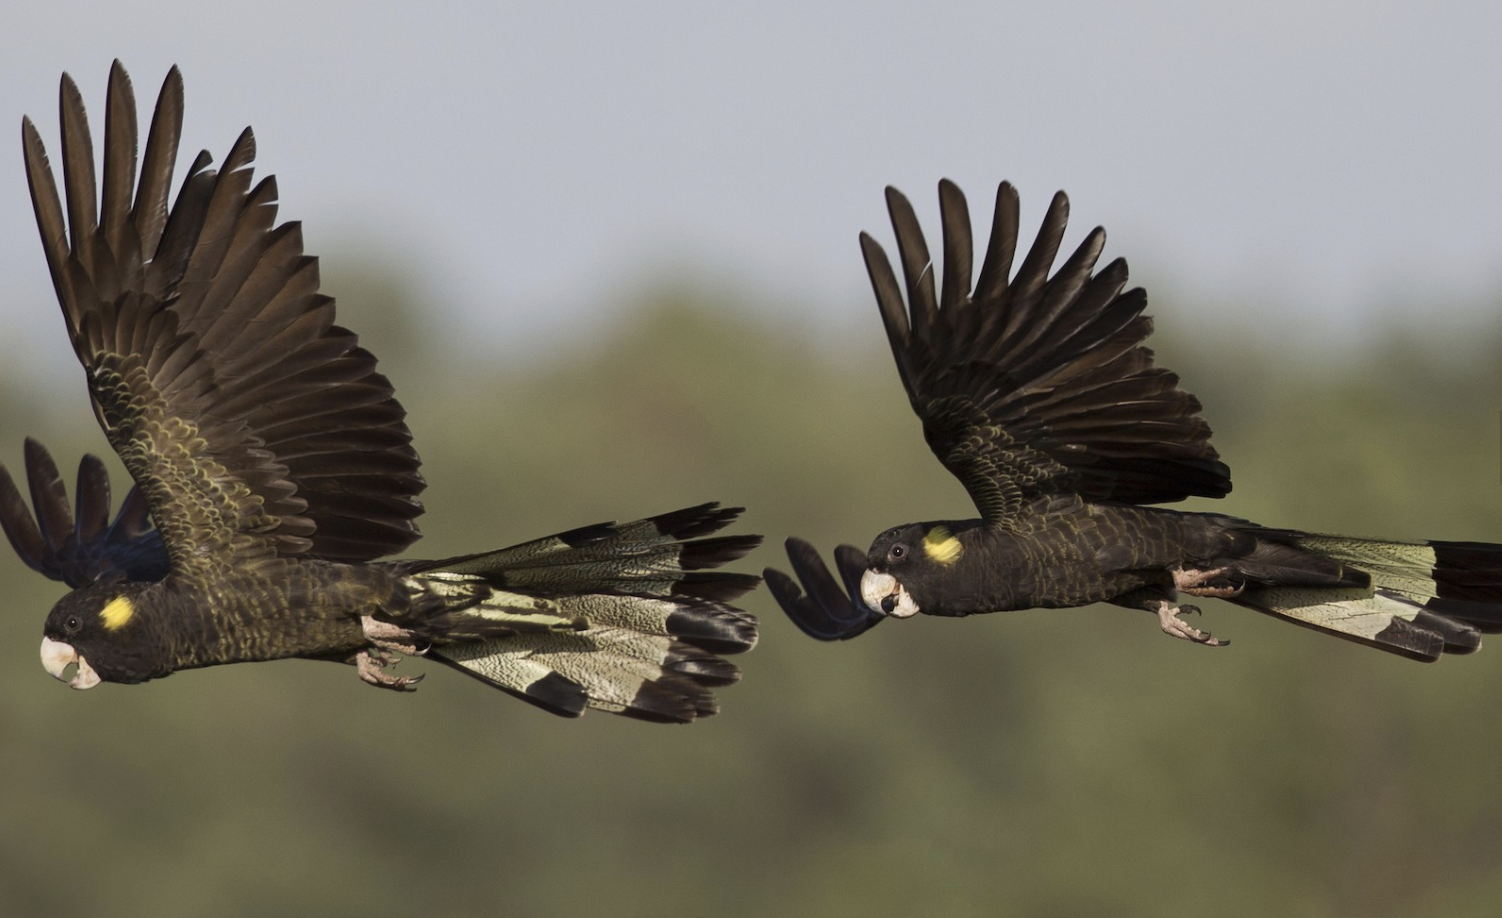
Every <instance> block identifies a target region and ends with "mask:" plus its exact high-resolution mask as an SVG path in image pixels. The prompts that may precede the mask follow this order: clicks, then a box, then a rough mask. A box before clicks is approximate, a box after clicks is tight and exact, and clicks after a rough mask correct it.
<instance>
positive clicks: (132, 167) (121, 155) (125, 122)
mask: <svg viewBox="0 0 1502 918" xmlns="http://www.w3.org/2000/svg"><path fill="white" fill-rule="evenodd" d="M104 108H105V120H104V189H103V192H102V204H101V211H100V218H99V221H100V228H101V229H102V230H103V231H104V240H105V242H106V243H107V244H108V245H109V248H110V252H111V253H113V254H114V255H115V257H116V258H119V257H120V256H122V255H123V254H124V253H125V251H126V244H125V239H124V236H125V233H126V230H127V228H128V227H129V221H130V217H131V206H130V203H131V202H130V198H131V193H132V192H133V191H134V190H135V187H134V186H135V181H136V98H135V93H133V92H132V91H131V85H130V77H129V76H128V75H127V74H126V72H125V68H124V67H122V66H120V62H119V61H118V60H117V61H115V63H114V65H113V66H111V67H110V80H109V90H108V93H107V95H106V96H105V106H104ZM132 243H133V244H132V245H131V248H137V247H138V246H139V241H138V240H132Z"/></svg>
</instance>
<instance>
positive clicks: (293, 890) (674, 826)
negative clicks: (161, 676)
mask: <svg viewBox="0 0 1502 918" xmlns="http://www.w3.org/2000/svg"><path fill="white" fill-rule="evenodd" d="M328 286H329V287H331V288H332V290H333V292H335V293H336V294H338V295H339V296H340V297H341V301H342V303H343V306H342V311H341V318H342V319H343V321H345V322H347V323H349V324H350V325H352V326H353V327H355V328H356V329H357V330H360V331H362V333H363V335H364V338H363V340H364V342H365V343H366V344H367V345H369V346H370V347H371V349H372V350H374V351H375V352H376V353H377V354H379V355H381V356H382V357H383V364H382V365H383V367H384V368H385V369H386V371H387V372H388V373H389V375H391V377H392V378H393V380H394V381H395V382H396V384H397V391H398V393H399V395H400V396H401V397H402V399H403V402H404V403H405V404H406V405H407V407H408V409H409V411H410V412H411V423H412V427H413V429H414V432H415V434H416V437H417V445H418V447H419V449H420V450H421V451H422V455H423V457H424V460H425V467H424V471H425V473H426V475H427V476H428V480H429V482H430V487H429V491H428V493H427V495H426V503H427V506H428V513H427V515H426V516H425V517H424V519H423V525H424V527H425V528H426V531H427V533H428V535H427V537H426V539H425V541H424V542H422V543H420V544H419V545H418V546H417V547H418V549H420V553H421V554H423V555H427V556H437V555H445V554H455V553H460V552H468V551H475V550H479V549H483V548H488V547H494V546H500V545H504V544H510V543H512V542H516V541H520V540H523V539H527V538H532V537H535V536H539V535H543V534H546V533H550V532H555V531H559V530H562V529H565V528H569V527H573V526H577V525H581V524H585V523H590V522H595V521H597V520H601V519H611V518H615V519H624V518H634V517H637V516H641V515H645V514H649V513H654V512H660V511H664V510H669V509H673V508H676V507H680V506H684V505H688V504H691V503H694V502H698V501H703V500H710V499H718V500H722V501H725V502H728V503H743V504H745V505H746V506H747V507H749V508H750V509H749V511H748V512H747V514H746V517H745V522H744V524H743V525H741V526H739V527H737V529H738V531H759V532H763V533H766V534H767V536H768V545H767V546H766V547H764V548H763V549H762V550H760V551H759V552H757V553H756V554H755V555H753V556H752V558H751V559H750V560H749V562H748V563H747V564H746V565H744V567H745V568H746V569H759V568H760V567H762V566H764V565H767V564H772V565H782V554H781V541H782V539H783V538H784V537H785V536H787V535H789V534H798V535H801V536H803V537H805V538H809V539H811V540H813V541H815V542H816V543H818V544H820V545H823V546H825V547H826V548H832V547H833V546H834V545H835V544H836V543H838V542H840V541H850V542H854V543H856V544H859V545H861V546H864V545H865V544H866V543H867V542H868V541H869V540H870V538H871V537H872V536H874V535H875V534H876V532H877V531H878V530H879V529H881V528H883V527H884V526H888V525H892V524H895V523H900V522H906V521H910V520H914V519H932V518H941V517H945V516H965V515H969V507H968V505H967V504H966V501H965V496H964V494H963V492H962V491H961V490H960V488H959V486H958V485H957V484H956V483H955V482H953V481H952V480H951V479H949V478H948V477H947V476H946V475H945V473H944V472H943V470H942V469H941V468H940V467H939V466H938V464H937V463H936V462H934V461H933V459H932V457H931V456H930V455H929V454H928V452H927V450H926V448H925V447H924V445H923V442H922V438H921V436H920V434H919V431H918V428H917V423H916V421H915V420H914V419H913V418H912V416H911V415H910V413H909V412H908V409H907V406H906V404H905V401H904V399H903V396H902V393H901V389H900V387H899V385H898V383H897V380H896V375H895V373H894V372H893V371H892V369H891V366H890V357H889V355H888V352H887V349H886V346H885V344H884V343H883V342H882V341H881V340H880V339H879V337H878V335H879V333H880V332H879V322H878V321H877V317H876V313H875V310H874V309H871V308H869V307H867V306H864V305H863V306H862V308H860V309H859V310H857V309H855V308H854V307H853V306H852V307H851V310H850V312H851V325H852V327H851V329H850V330H849V331H848V332H847V333H845V334H841V335H832V334H829V333H827V332H826V333H820V334H815V333H813V332H812V331H811V326H807V325H800V324H799V323H798V322H797V321H784V322H782V323H780V324H777V325H773V324H772V323H770V322H767V321H765V320H764V319H758V318H756V317H764V316H765V315H766V313H765V312H764V311H752V310H747V309H744V308H741V305H740V304H738V303H737V302H736V301H735V299H734V298H733V297H731V296H727V295H725V294H723V293H722V292H719V291H704V290H698V291H695V290H693V289H674V290H667V291H661V292H657V293H654V294H650V295H643V296H641V297H640V298H639V300H640V303H639V305H638V306H637V307H636V308H634V309H633V310H631V311H630V312H629V314H628V321H625V322H623V323H620V324H618V325H615V326H612V327H608V328H603V329H594V330H590V331H589V332H587V333H586V332H584V331H581V332H580V333H579V334H578V335H577V336H575V338H574V339H573V340H574V341H575V345H574V349H567V348H558V349H555V350H551V351H550V352H548V353H545V354H539V355H535V356H532V357H529V358H527V359H526V360H523V361H516V360H508V361H504V362H487V361H486V360H484V359H482V358H477V357H476V356H475V355H476V354H477V350H476V348H475V346H474V345H472V344H470V345H464V346H461V345H458V344H456V343H455V339H454V338H452V337H450V338H445V337H443V336H442V335H441V334H437V333H434V332H431V331H430V330H429V329H428V327H427V319H428V317H427V316H425V315H424V313H423V312H422V311H421V309H420V308H419V306H418V305H416V300H417V298H416V297H415V296H414V295H410V294H409V293H407V292H404V291H403V290H402V288H401V285H400V284H399V283H393V282H392V280H391V278H389V277H384V276H381V274H380V273H379V270H372V271H371V272H368V273H366V274H354V275H350V276H349V277H347V278H338V277H335V278H333V279H332V282H331V283H330V284H329V285H328ZM1155 303H1156V306H1155V308H1154V310H1153V311H1154V312H1155V313H1156V314H1157V315H1158V316H1159V318H1160V320H1162V321H1161V323H1160V324H1161V325H1162V326H1165V327H1166V328H1167V329H1168V330H1169V332H1170V333H1169V334H1167V335H1160V336H1159V337H1158V338H1157V340H1156V342H1155V343H1156V346H1157V348H1158V350H1159V353H1160V357H1161V359H1162V361H1163V362H1164V363H1165V364H1166V365H1168V366H1170V367H1173V368H1174V369H1176V370H1178V371H1179V372H1180V374H1181V375H1182V376H1183V377H1184V379H1185V383H1186V385H1187V387H1188V388H1189V389H1190V390H1191V391H1194V392H1196V393H1197V394H1199V395H1200V396H1201V398H1202V400H1203V401H1204V402H1205V405H1206V412H1207V416H1208V417H1209V419H1210V421H1211V423H1212V425H1213V426H1214V427H1215V429H1216V431H1217V434H1216V443H1217V445H1218V446H1219V448H1220V450H1221V452H1222V454H1223V455H1224V456H1225V458H1226V459H1227V461H1229V463H1230V464H1231V466H1232V468H1233V470H1234V473H1235V480H1236V483H1237V490H1236V492H1235V493H1234V494H1233V495H1232V496H1231V497H1230V498H1229V499H1227V500H1225V501H1221V502H1218V503H1216V504H1214V506H1216V507H1217V508H1219V509H1224V510H1226V511H1228V512H1233V513H1238V514H1241V515H1243V516H1247V517H1250V518H1252V519H1257V520H1260V521H1262V522H1265V523H1268V524H1274V525H1282V526H1291V527H1302V528H1306V529H1316V530H1330V531H1341V532H1349V533H1352V534H1373V535H1386V536H1394V537H1411V538H1412V537H1435V538H1454V539H1486V540H1502V480H1499V479H1502V459H1499V429H1498V415H1499V409H1502V367H1499V363H1498V360H1497V356H1498V355H1502V322H1499V323H1498V324H1497V325H1496V326H1495V327H1493V328H1491V329H1488V330H1482V331H1479V332H1478V331H1476V330H1471V331H1470V332H1468V333H1467V334H1465V335H1464V336H1461V335H1456V336H1454V339H1453V340H1444V339H1443V338H1436V337H1425V338H1422V339H1417V340H1416V338H1415V336H1414V335H1412V334H1405V335H1401V336H1400V335H1397V334H1396V333H1395V334H1393V335H1392V336H1390V338H1389V339H1388V340H1387V341H1386V342H1385V343H1383V344H1381V345H1380V346H1377V347H1368V348H1365V349H1363V350H1362V351H1361V352H1360V353H1356V352H1353V351H1349V350H1348V351H1335V350H1334V349H1333V348H1332V349H1331V352H1330V353H1328V354H1326V353H1324V352H1322V350H1321V349H1320V348H1318V347H1315V346H1314V345H1311V344H1307V343H1306V344H1304V345H1302V346H1297V347H1285V346H1283V345H1281V344H1280V343H1279V342H1277V341H1276V340H1274V339H1271V338H1268V339H1259V338H1257V337H1256V336H1255V335H1251V334H1248V333H1246V332H1245V331H1244V330H1239V331H1236V332H1234V333H1232V332H1229V331H1222V332H1216V330H1215V329H1190V328H1187V327H1186V326H1187V325H1188V324H1190V322H1191V321H1192V319H1190V318H1186V317H1185V316H1184V315H1183V313H1182V310H1180V311H1178V314H1177V315H1175V309H1174V306H1173V304H1172V303H1171V301H1167V300H1164V299H1162V298H1159V299H1157V300H1155ZM27 308H33V306H31V305H28V307H27ZM34 308H49V307H48V306H46V305H45V304H34ZM1196 314H1197V315H1203V313H1196ZM1191 333H1193V334H1195V337H1194V339H1193V343H1192V344H1191V343H1189V340H1188V338H1187V336H1188V335H1189V334H1191ZM58 334H59V335H61V334H62V331H61V327H60V323H59V329H58ZM513 352H514V351H513ZM28 391H29V390H28ZM22 392H23V389H22V385H21V381H20V380H18V379H16V378H14V377H13V376H8V375H6V371H5V370H4V368H0V459H3V460H4V461H6V462H7V463H8V464H9V465H10V466H11V467H12V468H15V467H16V465H17V464H18V462H19V456H20V440H21V437H22V436H23V435H25V434H27V433H32V434H36V435H39V436H43V438H44V441H45V442H47V444H48V445H49V446H50V447H51V448H52V449H53V451H54V453H56V454H57V455H58V458H59V461H60V462H64V463H66V464H68V465H71V464H72V463H74V462H76V460H77V457H78V455H79V453H80V452H82V451H83V450H84V449H93V450H96V451H98V450H100V449H102V448H103V439H102V437H101V436H100V435H99V433H98V431H97V430H95V429H94V428H93V426H92V423H91V421H90V418H89V415H88V412H87V409H86V408H85V407H84V403H83V396H82V387H81V386H79V387H78V391H71V390H70V391H67V392H60V393H57V398H56V400H55V401H50V402H45V403H42V402H37V401H36V400H35V396H34V394H32V395H23V394H22ZM1211 505H1212V504H1211V502H1201V503H1199V504H1196V505H1194V506H1199V507H1201V508H1203V507H1209V506H1211ZM0 582H3V583H4V584H5V591H4V597H5V605H6V609H5V616H6V624H5V633H6V636H7V637H6V640H4V641H3V642H0V654H3V665H0V827H3V831H0V914H4V915H17V916H23V915H44V914H47V915H75V914H76V915H84V914H88V915H99V916H135V915H142V916H148V915H149V916H153V918H178V916H202V915H215V916H223V918H233V916H258V915H268V914H278V915H280V914H294V915H296V914H317V915H321V916H329V918H333V916H340V915H360V916H367V915H372V914H375V915H384V914H420V915H427V916H435V918H438V916H470V915H510V916H562V915H604V914H608V915H616V916H635V915H641V916H649V915H650V916H658V915H685V916H687V915H709V914H713V915H720V916H726V918H729V916H765V915H778V916H804V915H820V916H831V918H838V916H847V915H849V916H857V915H859V916H869V915H985V916H1006V915H1027V916H1079V918H1090V916H1107V915H1110V916H1154V918H1157V916H1201V915H1216V916H1263V915H1279V916H1311V918H1312V916H1387V915H1391V916H1399V915H1401V916H1406V918H1419V916H1478V918H1479V916H1491V915H1495V914H1496V913H1497V908H1498V906H1499V903H1502V856H1499V855H1502V717H1499V716H1498V713H1497V712H1498V707H1499V700H1502V643H1499V644H1498V645H1497V646H1493V647H1490V648H1489V649H1488V650H1486V651H1484V652H1483V653H1482V654H1481V655H1480V656H1479V657H1477V658H1475V659H1453V660H1447V661H1445V662H1443V663H1441V664H1438V665H1435V666H1423V665H1419V664H1415V663H1411V662H1408V661H1405V660H1401V659H1397V658H1393V657H1388V656H1386V655H1383V654H1380V653H1375V652H1373V651H1370V650H1366V649H1363V648H1359V647H1356V646H1354V645H1350V644H1346V643H1344V642H1341V641H1338V640H1336V639H1333V638H1329V637H1326V636H1323V635H1318V634H1315V633H1312V632H1309V631H1305V630H1302V629H1298V628H1292V627H1289V626H1288V625H1286V624H1282V623H1278V622H1274V621H1272V620H1270V619H1266V618H1262V617H1260V616H1257V615H1256V614H1254V613H1251V612H1248V611H1245V610H1240V609H1235V608H1233V607H1231V606H1227V605H1224V604H1221V603H1218V602H1215V601H1213V600H1212V601H1209V602H1206V603H1205V608H1206V614H1205V616H1204V626H1205V627H1208V628H1209V629H1210V630H1212V631H1214V632H1215V633H1216V634H1217V635H1222V636H1230V637H1233V638H1234V642H1235V646H1233V647H1232V648H1230V649H1226V650H1210V649H1206V648H1200V647H1193V646H1190V645H1188V644H1185V643H1183V642H1179V641H1173V640H1170V639H1169V638H1167V637H1165V636H1163V635H1162V634H1161V633H1159V631H1158V629H1157V627H1156V623H1155V622H1154V621H1153V620H1152V619H1151V617H1150V616H1147V615H1142V614H1136V613H1132V612H1128V611H1125V610H1121V609H1115V608H1105V607H1094V608H1089V609H1083V610H1066V611H1053V612H1042V611H1033V612H1021V613H1013V614H1007V615H997V616H990V617H981V618H975V619H970V620H962V621H957V620H938V619H934V620H919V621H914V622H901V623H888V624H885V625H883V626H881V627H879V628H877V629H876V630H874V631H873V632H871V633H870V634H869V635H867V636H865V637H863V638H861V639H860V640H858V641H854V642H851V643H848V644H841V645H821V644H817V643H815V642H813V641H811V640H808V639H806V638H805V637H803V636H802V635H801V634H799V633H798V632H797V631H796V630H795V629H794V628H793V627H792V625H791V624H790V623H788V622H787V621H786V619H784V618H783V616H782V614H781V613H780V612H779V611H778V610H777V608H776V607H775V605H774V603H773V602H772V600H771V598H770V596H768V595H766V594H765V593H764V592H758V593H756V594H753V595H752V596H751V597H749V599H748V602H747V605H748V606H749V608H751V609H752V610H753V611H755V612H757V613H758V614H759V615H760V616H761V617H762V621H763V625H764V627H763V639H762V644H761V646H760V647H759V648H758V649H757V650H755V651H754V652H753V653H751V654H749V655H748V656H745V657H743V658H742V659H741V661H740V662H741V663H742V664H743V665H744V668H745V672H746V675H745V680H744V681H743V682H742V684H740V685H739V686H736V687H733V688H731V689H728V690H726V691H725V692H723V694H722V696H721V700H722V703H723V708H724V711H723V714H722V715H721V716H720V717H717V718H714V719H711V720H709V721H705V722H703V723H700V724H697V725H694V726H692V727H688V728H664V727H658V726H653V725H646V724H641V723H635V722H631V721H625V720H621V719H618V718H611V717H608V716H603V715H600V714H594V715H591V716H588V717H586V718H585V719H584V720H583V721H582V722H571V721H566V720H561V719H556V718H553V717H549V716H547V715H545V714H542V713H541V712H538V711H536V710H534V709H532V708H530V707H528V706H526V705H523V704H521V703H518V702H516V701H514V700H512V699H510V698H508V697H507V696H505V695H503V694H501V693H499V692H496V691H494V690H491V689H489V688H487V687H485V686H483V685H480V684H479V683H476V682H474V681H471V680H469V679H466V678H464V677H463V676H461V675H459V674H457V673H453V672H450V671H447V670H444V669H443V668H441V667H434V666H431V665H426V666H425V665H424V664H423V663H422V662H421V661H412V662H409V663H407V664H404V668H405V667H414V668H416V669H418V670H423V669H426V670H429V679H428V681H427V682H425V683H424V684H423V686H422V689H421V691H419V692H417V693H415V694H414V695H410V696H406V697H398V696H395V695H392V694H388V693H380V692H375V691H372V690H370V689H369V688H367V687H365V686H363V685H361V684H360V683H359V681H358V680H357V679H356V678H355V677H354V673H353V672H352V671H351V670H349V669H347V668H345V667H339V666H333V665H327V664H313V663H308V662H302V661H288V662H281V663H270V664H261V665H256V666H244V667H221V668H218V669H211V670H205V671H201V672H191V673H185V674H181V675H178V676H176V677H174V678H170V679H166V680H162V681H159V682H155V683H149V684H147V685H144V686H138V687H119V686H104V687H101V688H99V689H96V690H94V691H91V692H88V693H77V692H71V691H69V690H67V689H66V688H64V687H63V686H61V685H59V684H58V683H56V682H54V681H52V680H51V679H49V678H47V676H46V674H45V673H43V672H42V670H41V669H40V667H39V665H38V661H37V650H36V648H37V645H38V643H39V632H40V625H41V620H42V618H43V616H44V614H45V611H46V609H47V608H48V607H49V606H50V604H51V603H52V602H53V601H54V600H55V599H56V597H57V596H58V595H60V592H61V588H60V586H59V585H57V584H53V583H50V582H47V581H44V580H43V579H42V578H40V577H38V576H36V575H34V574H32V573H31V572H29V571H27V570H26V569H25V568H24V567H22V566H21V565H20V563H19V562H18V561H17V560H16V559H15V558H14V557H12V556H11V555H10V553H9V551H8V550H6V551H3V552H0Z"/></svg>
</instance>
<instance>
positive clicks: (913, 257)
mask: <svg viewBox="0 0 1502 918" xmlns="http://www.w3.org/2000/svg"><path fill="white" fill-rule="evenodd" d="M887 212H888V213H889V214H890V215H891V217H892V231H893V232H894V233H895V234H896V235H897V254H898V257H899V258H901V260H902V276H903V277H904V278H905V279H906V280H907V297H908V303H909V304H910V306H911V309H912V313H913V322H912V331H913V334H914V335H916V336H917V337H918V338H920V339H922V338H926V337H927V335H928V333H929V331H930V330H931V329H932V328H933V324H934V321H935V320H936V317H937V315H938V311H939V304H938V300H937V298H936V296H935V294H934V263H933V259H932V258H931V257H929V254H928V243H927V242H925V241H924V239H923V227H922V226H920V225H919V224H918V215H917V214H916V213H914V212H913V205H912V203H910V202H909V201H908V199H907V196H906V195H904V194H903V193H902V192H900V191H898V190H897V189H896V188H892V187H891V186H888V187H887Z"/></svg>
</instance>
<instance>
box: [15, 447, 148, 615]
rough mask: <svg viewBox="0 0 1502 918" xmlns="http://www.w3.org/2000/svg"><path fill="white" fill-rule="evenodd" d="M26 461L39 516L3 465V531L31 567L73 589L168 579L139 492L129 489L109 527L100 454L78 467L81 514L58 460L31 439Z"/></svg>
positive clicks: (106, 486)
mask: <svg viewBox="0 0 1502 918" xmlns="http://www.w3.org/2000/svg"><path fill="white" fill-rule="evenodd" d="M25 462H26V481H27V484H28V486H29V488H30V491H31V506H32V508H33V509H34V510H35V511H36V516H35V518H33V517H32V514H31V511H28V510H27V509H26V502H25V500H24V499H22V497H21V492H20V489H18V488H17V487H16V483H15V481H14V480H13V479H12V478H11V477H10V472H9V471H8V470H7V469H6V468H5V466H3V465H0V529H3V530H4V531H5V536H6V538H8V539H10V544H11V547H13V548H14V549H15V550H16V554H18V555H20V556H21V560H22V561H24V562H26V565H27V566H28V567H30V568H31V569H32V570H35V571H37V572H39V573H41V574H45V575H46V576H48V577H50V578H52V579H53V580H61V581H62V582H63V583H66V584H67V585H68V586H70V587H72V588H73V589H75V590H76V589H78V588H80V587H84V586H88V585H89V584H91V583H94V582H95V581H97V580H103V579H107V578H110V577H115V576H123V577H125V578H126V579H127V580H135V581H153V580H160V579H161V578H163V577H165V576H166V575H167V551H166V549H164V548H163V547H162V540H161V537H160V536H159V535H158V534H157V532H156V530H155V529H153V528H151V519H150V518H149V517H148V516H147V514H146V501H145V500H144V499H143V498H142V497H141V492H140V490H138V489H136V488H131V489H130V493H129V494H127V495H126V496H125V500H124V501H123V502H122V503H121V504H120V512H119V513H118V514H116V516H115V520H114V522H110V479H109V475H108V473H106V472H105V470H104V463H103V462H101V461H99V458H98V457H97V456H90V455H85V456H84V457H83V461H82V462H80V463H79V464H78V484H77V486H76V487H75V489H74V497H75V499H76V500H77V502H78V505H77V512H76V513H75V511H74V510H73V509H72V508H70V507H69V506H68V490H67V488H66V487H65V486H64V485H63V477H62V475H61V474H60V473H59V472H58V470H57V463H55V462H53V461H52V455H51V454H50V453H48V452H47V450H46V448H45V447H43V446H42V444H40V443H38V442H37V441H35V440H33V439H31V438H30V437H28V438H27V439H26V458H25Z"/></svg>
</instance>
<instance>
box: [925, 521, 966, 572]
mask: <svg viewBox="0 0 1502 918" xmlns="http://www.w3.org/2000/svg"><path fill="white" fill-rule="evenodd" d="M964 551H965V546H963V545H961V544H960V540H959V539H958V538H956V537H955V536H954V534H953V533H951V532H950V531H949V530H948V529H946V528H944V527H943V526H935V527H934V528H932V529H930V530H929V531H928V535H925V536H924V537H923V553H924V554H925V555H928V557H929V559H930V560H933V561H937V562H938V563H940V564H953V563H954V562H955V561H957V560H959V557H960V555H961V554H963V553H964Z"/></svg>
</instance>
